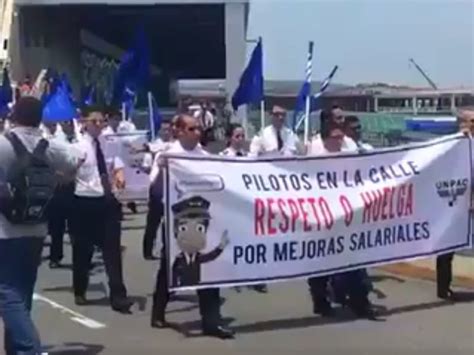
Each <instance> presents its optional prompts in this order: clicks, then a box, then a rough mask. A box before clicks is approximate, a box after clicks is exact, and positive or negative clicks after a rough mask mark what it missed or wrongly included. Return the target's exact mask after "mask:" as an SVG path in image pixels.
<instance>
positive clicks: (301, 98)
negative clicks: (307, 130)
mask: <svg viewBox="0 0 474 355" xmlns="http://www.w3.org/2000/svg"><path fill="white" fill-rule="evenodd" d="M309 95H311V83H310V82H308V81H305V82H304V83H303V86H301V89H300V92H299V94H298V97H297V98H296V107H295V111H294V114H293V124H292V127H293V130H295V129H296V125H297V124H298V122H299V120H300V119H301V118H302V117H303V115H304V114H305V106H306V99H307V97H308V96H309Z"/></svg>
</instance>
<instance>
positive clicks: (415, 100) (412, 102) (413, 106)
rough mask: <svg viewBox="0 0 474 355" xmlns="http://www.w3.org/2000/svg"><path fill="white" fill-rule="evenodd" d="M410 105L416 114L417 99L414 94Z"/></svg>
mask: <svg viewBox="0 0 474 355" xmlns="http://www.w3.org/2000/svg"><path fill="white" fill-rule="evenodd" d="M411 107H412V109H413V114H414V115H417V114H418V99H417V97H416V96H413V97H412V98H411Z"/></svg>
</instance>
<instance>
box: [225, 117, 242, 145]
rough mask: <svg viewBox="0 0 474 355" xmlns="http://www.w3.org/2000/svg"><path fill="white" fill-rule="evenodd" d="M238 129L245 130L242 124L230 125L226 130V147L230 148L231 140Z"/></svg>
mask: <svg viewBox="0 0 474 355" xmlns="http://www.w3.org/2000/svg"><path fill="white" fill-rule="evenodd" d="M237 128H244V127H243V126H242V125H241V124H240V123H230V124H229V125H228V126H227V128H226V130H225V138H226V139H227V142H226V147H227V148H228V147H229V146H230V139H231V138H232V136H233V135H234V132H235V130H236V129H237Z"/></svg>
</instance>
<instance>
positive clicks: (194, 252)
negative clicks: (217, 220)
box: [171, 196, 229, 287]
mask: <svg viewBox="0 0 474 355" xmlns="http://www.w3.org/2000/svg"><path fill="white" fill-rule="evenodd" d="M209 206H210V202H209V201H207V200H206V199H204V198H203V197H201V196H193V197H190V198H187V199H184V200H182V201H180V202H178V203H176V204H174V205H173V206H172V207H171V209H172V211H173V219H174V230H173V233H174V237H175V238H176V243H177V245H178V247H179V249H180V250H181V253H179V254H178V255H177V256H176V259H175V260H174V262H173V267H172V283H173V286H174V287H178V286H192V285H197V284H199V283H200V282H201V264H204V263H209V262H211V261H213V260H215V259H217V258H218V257H219V255H221V253H222V251H223V250H224V249H225V247H226V246H227V245H228V244H229V239H228V237H227V234H228V233H227V231H224V233H223V234H222V238H221V242H220V244H219V245H218V246H217V247H216V248H214V249H213V250H212V251H210V252H209V253H205V254H203V253H201V252H202V251H203V250H204V249H206V242H207V230H208V228H209V223H210V220H211V215H210V214H209Z"/></svg>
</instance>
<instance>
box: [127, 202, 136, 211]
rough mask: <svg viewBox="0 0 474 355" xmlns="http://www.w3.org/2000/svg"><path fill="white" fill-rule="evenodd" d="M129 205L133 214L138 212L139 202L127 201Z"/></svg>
mask: <svg viewBox="0 0 474 355" xmlns="http://www.w3.org/2000/svg"><path fill="white" fill-rule="evenodd" d="M127 207H128V209H129V210H130V211H131V212H132V213H133V214H136V213H137V204H136V203H135V202H129V203H127Z"/></svg>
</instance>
